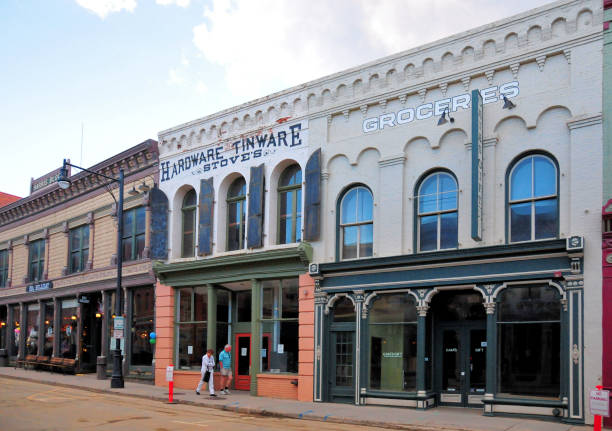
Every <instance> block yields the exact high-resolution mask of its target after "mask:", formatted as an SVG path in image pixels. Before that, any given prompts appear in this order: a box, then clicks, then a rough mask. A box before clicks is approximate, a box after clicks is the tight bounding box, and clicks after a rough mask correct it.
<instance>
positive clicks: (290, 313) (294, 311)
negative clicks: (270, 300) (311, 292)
mask: <svg viewBox="0 0 612 431" xmlns="http://www.w3.org/2000/svg"><path fill="white" fill-rule="evenodd" d="M282 285H283V288H282V295H283V297H282V306H283V310H282V315H281V317H282V318H283V319H297V318H298V279H297V278H288V279H285V280H283V281H282Z"/></svg>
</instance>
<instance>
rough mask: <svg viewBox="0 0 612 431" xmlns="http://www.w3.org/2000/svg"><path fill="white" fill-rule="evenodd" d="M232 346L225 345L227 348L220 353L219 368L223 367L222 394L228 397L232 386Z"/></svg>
mask: <svg viewBox="0 0 612 431" xmlns="http://www.w3.org/2000/svg"><path fill="white" fill-rule="evenodd" d="M231 351H232V346H230V345H229V344H226V345H225V348H224V349H223V350H222V351H221V353H219V366H220V367H221V388H223V389H221V393H222V394H225V395H228V394H229V389H228V388H229V387H230V386H231V384H232V354H231V353H230V352H231Z"/></svg>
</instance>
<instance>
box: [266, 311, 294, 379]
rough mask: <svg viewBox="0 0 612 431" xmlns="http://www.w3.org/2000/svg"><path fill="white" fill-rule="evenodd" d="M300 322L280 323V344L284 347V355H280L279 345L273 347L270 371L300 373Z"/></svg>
mask: <svg viewBox="0 0 612 431" xmlns="http://www.w3.org/2000/svg"><path fill="white" fill-rule="evenodd" d="M298 339H299V337H298V322H295V321H289V322H287V321H284V322H280V337H279V343H278V344H282V345H283V353H278V350H279V348H278V345H277V346H272V355H271V357H270V369H273V370H279V371H280V372H281V373H283V372H284V373H297V372H298Z"/></svg>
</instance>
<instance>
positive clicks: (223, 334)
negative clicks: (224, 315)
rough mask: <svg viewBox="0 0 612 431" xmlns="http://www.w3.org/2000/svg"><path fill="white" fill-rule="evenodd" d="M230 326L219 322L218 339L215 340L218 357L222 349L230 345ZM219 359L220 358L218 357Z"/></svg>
mask: <svg viewBox="0 0 612 431" xmlns="http://www.w3.org/2000/svg"><path fill="white" fill-rule="evenodd" d="M227 337H228V324H227V323H224V322H217V339H216V340H215V344H216V348H217V349H216V355H218V354H219V352H221V349H223V348H224V347H225V345H226V344H228V343H229V340H228V338H227ZM216 359H218V356H216Z"/></svg>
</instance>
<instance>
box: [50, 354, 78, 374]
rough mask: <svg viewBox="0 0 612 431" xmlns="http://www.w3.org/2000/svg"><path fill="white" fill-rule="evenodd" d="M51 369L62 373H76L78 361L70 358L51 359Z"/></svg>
mask: <svg viewBox="0 0 612 431" xmlns="http://www.w3.org/2000/svg"><path fill="white" fill-rule="evenodd" d="M49 367H50V369H51V370H52V371H54V370H58V371H61V372H62V373H64V372H66V371H71V372H72V373H74V372H75V371H76V360H75V359H69V358H51V360H50V361H49Z"/></svg>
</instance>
